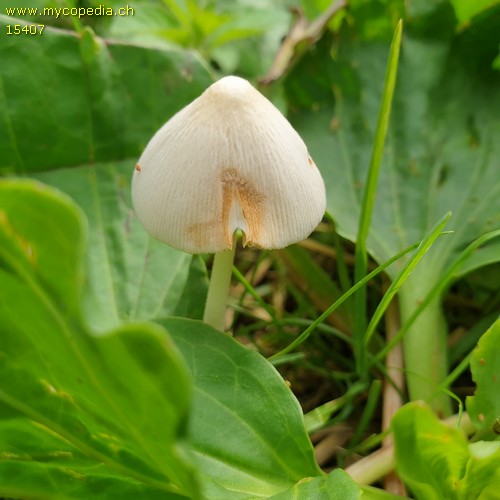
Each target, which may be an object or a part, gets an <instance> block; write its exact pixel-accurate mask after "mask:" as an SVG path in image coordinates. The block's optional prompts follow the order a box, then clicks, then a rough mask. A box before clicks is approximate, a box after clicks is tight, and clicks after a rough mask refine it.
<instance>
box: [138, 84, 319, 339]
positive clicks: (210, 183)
mask: <svg viewBox="0 0 500 500" xmlns="http://www.w3.org/2000/svg"><path fill="white" fill-rule="evenodd" d="M132 201H133V205H134V208H135V211H136V214H137V216H138V218H139V220H140V221H141V223H142V224H143V226H144V227H145V228H146V230H147V231H148V232H149V233H150V234H151V235H152V236H153V237H155V238H157V239H159V240H161V241H163V242H165V243H167V244H168V245H170V246H172V247H174V248H176V249H178V250H182V251H184V252H188V253H216V255H215V261H214V267H213V269H212V280H211V285H210V288H209V296H208V298H207V306H206V309H205V321H206V322H208V323H209V324H212V326H215V327H216V328H219V329H220V328H221V319H220V318H218V319H216V320H214V319H211V314H209V313H207V311H209V309H210V308H211V306H210V300H211V294H212V288H213V287H212V284H213V282H214V281H217V277H216V274H219V273H220V272H222V271H221V270H220V269H219V268H220V267H221V266H222V264H221V265H218V264H219V262H218V261H221V262H224V268H225V275H224V276H219V278H220V280H222V281H223V282H224V284H223V285H221V287H222V288H221V290H219V291H218V292H213V293H216V294H217V295H221V294H222V295H224V298H223V302H224V304H225V301H226V299H227V289H228V287H229V280H230V276H231V269H232V261H233V255H234V248H235V246H236V245H235V237H234V236H235V234H236V233H238V232H241V235H242V242H243V245H249V246H255V247H259V248H266V249H277V248H284V247H286V246H288V245H290V244H292V243H296V242H297V241H300V240H303V239H305V238H307V236H309V234H310V233H311V232H312V231H313V230H314V229H315V227H316V226H317V225H318V223H319V222H320V221H321V218H322V217H323V214H324V212H325V208H326V196H325V185H324V182H323V179H322V177H321V174H320V173H319V170H318V169H317V167H316V165H315V164H314V162H313V160H312V159H311V157H310V156H309V154H308V151H307V147H306V145H305V144H304V142H303V141H302V139H301V138H300V136H299V135H298V133H297V132H296V131H295V130H294V129H293V127H292V126H291V125H290V123H289V122H288V121H287V119H286V118H285V117H284V116H283V115H282V114H281V113H280V112H279V111H278V109H277V108H276V107H275V106H274V105H273V104H272V103H271V102H270V101H269V100H268V99H266V98H265V97H264V96H263V95H262V94H261V93H260V92H258V91H257V90H256V89H254V88H253V87H252V86H251V85H250V83H248V82H247V81H246V80H244V79H242V78H239V77H236V76H227V77H224V78H222V79H220V80H219V81H217V82H216V83H214V84H213V85H211V86H210V87H209V88H208V89H207V90H205V92H203V94H202V95H201V96H200V97H198V98H197V99H195V100H194V101H193V102H192V103H191V104H189V105H187V106H186V107H185V108H183V109H182V110H181V111H179V112H178V113H177V114H176V115H174V116H173V117H172V118H171V119H170V120H169V121H167V122H166V123H165V124H164V125H163V126H162V127H161V128H160V129H159V130H158V132H156V134H155V135H154V136H153V138H152V139H151V141H150V142H149V144H148V145H147V146H146V149H145V150H144V152H143V153H142V156H141V157H140V159H139V161H138V163H137V165H136V167H135V169H134V174H133V179H132ZM228 267H229V269H227V268H228ZM223 274H224V273H223ZM220 280H219V281H220ZM226 282H227V284H225V283H226ZM214 286H215V285H214ZM224 290H225V291H224ZM224 308H225V305H224V306H223V311H222V315H223V313H224ZM216 315H218V316H220V314H219V313H217V314H216ZM222 322H223V320H222Z"/></svg>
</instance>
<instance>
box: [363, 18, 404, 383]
mask: <svg viewBox="0 0 500 500" xmlns="http://www.w3.org/2000/svg"><path fill="white" fill-rule="evenodd" d="M402 30H403V22H402V20H400V21H399V23H398V25H397V26H396V30H395V32H394V36H393V39H392V43H391V48H390V51H389V60H388V63H387V71H386V75H385V82H384V90H383V95H382V105H381V108H380V113H379V116H378V122H377V129H376V132H375V142H374V144H373V150H372V156H371V160H370V168H369V170H368V178H367V180H366V185H365V190H364V193H363V202H362V206H361V214H360V220H359V226H358V234H357V238H356V251H355V271H354V280H355V282H359V281H360V280H361V279H363V278H364V277H365V276H366V273H367V269H368V253H367V248H366V241H367V238H368V232H369V229H370V224H371V219H372V213H373V207H374V204H375V195H376V192H377V182H378V176H379V172H380V165H381V162H382V153H383V150H384V143H385V137H386V135H387V128H388V125H389V116H390V111H391V105H392V98H393V96H394V88H395V86H396V75H397V71H398V61H399V51H400V46H401V35H402ZM354 300H355V305H354V307H355V312H356V314H355V318H356V325H355V328H354V355H355V358H356V368H357V372H358V375H359V376H360V377H362V378H364V377H365V375H366V373H367V368H366V366H367V363H366V351H365V345H364V342H363V339H364V337H365V326H366V289H362V290H360V292H359V293H357V294H356V296H355V299H354Z"/></svg>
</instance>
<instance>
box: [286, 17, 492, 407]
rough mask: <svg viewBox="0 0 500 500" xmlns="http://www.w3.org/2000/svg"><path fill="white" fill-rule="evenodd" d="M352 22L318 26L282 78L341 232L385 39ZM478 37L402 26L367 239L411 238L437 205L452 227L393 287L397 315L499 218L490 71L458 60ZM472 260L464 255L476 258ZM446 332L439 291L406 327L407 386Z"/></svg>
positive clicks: (355, 209) (372, 246)
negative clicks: (310, 49)
mask: <svg viewBox="0 0 500 500" xmlns="http://www.w3.org/2000/svg"><path fill="white" fill-rule="evenodd" d="M362 29H363V27H362V26H361V27H359V28H358V27H357V26H356V23H354V26H353V28H347V27H345V28H344V30H343V36H342V37H340V42H335V41H332V40H331V39H329V37H328V36H326V37H324V39H323V40H322V41H321V42H320V43H319V44H318V45H317V49H316V51H315V52H314V53H311V54H310V55H309V56H308V57H305V58H304V59H303V60H302V61H301V63H300V64H299V65H298V66H297V67H296V69H295V70H294V71H293V72H292V73H291V74H290V76H289V77H288V79H287V81H286V82H285V88H286V91H287V95H288V99H289V101H290V108H291V110H292V112H291V113H290V116H291V118H292V120H293V123H294V125H295V126H296V128H297V129H298V131H299V132H300V133H301V135H302V136H303V138H304V140H305V142H306V143H307V144H308V146H309V149H310V152H311V155H312V156H313V158H314V159H315V161H316V163H317V165H318V167H319V168H320V169H321V171H322V173H323V177H324V179H325V183H326V186H327V199H328V210H329V212H330V213H331V214H332V216H333V217H334V219H335V221H336V223H337V228H338V230H339V232H340V233H341V234H342V235H343V236H345V237H347V238H349V239H352V240H354V239H355V237H356V234H357V224H358V219H359V213H360V206H361V195H362V192H363V186H364V183H365V181H366V172H367V168H368V165H369V163H370V152H371V147H372V142H373V137H374V130H375V122H376V117H377V113H378V109H379V106H380V100H381V89H382V85H383V80H384V72H385V65H386V61H387V55H388V52H389V46H388V45H389V44H388V41H387V42H385V43H384V42H382V41H374V40H373V39H370V37H368V35H366V34H364V35H363V33H362V32H361V30H362ZM422 29H423V28H422ZM476 29H480V26H477V28H476ZM358 31H359V33H358ZM332 43H333V44H334V49H333V51H332V48H331V44H332ZM484 43H488V44H489V46H488V47H489V48H488V49H487V48H486V47H484ZM484 43H483V45H481V43H480V41H479V40H478V39H476V38H474V37H473V36H472V35H470V34H469V33H463V34H462V35H456V38H455V39H454V40H452V41H451V42H449V41H448V40H447V39H446V38H444V39H440V38H436V39H429V38H423V37H419V36H418V33H417V34H414V33H412V31H411V30H409V34H406V35H405V36H404V40H403V49H402V53H401V60H400V64H399V72H398V80H397V86H396V93H395V96H394V101H393V109H392V116H391V123H390V127H389V131H388V137H387V141H386V147H385V152H384V157H383V163H382V167H381V171H380V179H379V184H378V192H377V198H376V202H375V207H374V213H373V217H372V224H371V227H370V233H369V235H368V240H367V247H368V250H369V252H370V253H371V254H372V256H373V257H374V258H375V259H376V260H377V262H384V261H385V260H387V259H388V258H389V257H390V256H392V255H394V254H396V253H397V252H398V251H399V250H400V249H402V248H405V247H406V246H408V245H409V244H410V243H412V242H415V241H418V240H420V239H422V237H423V236H424V234H426V232H428V230H429V228H430V227H432V225H433V224H435V222H436V221H437V220H439V219H440V218H441V217H442V216H443V215H444V214H445V213H446V212H448V211H451V212H452V219H451V221H450V224H449V225H448V226H447V228H446V229H447V230H453V231H454V234H452V235H448V236H446V237H443V238H441V239H440V240H439V241H438V242H437V243H436V244H434V245H433V247H432V248H431V250H430V251H429V253H428V254H427V255H426V256H425V258H424V259H422V261H421V263H420V264H419V266H418V267H417V268H416V269H415V271H414V272H413V274H412V275H411V276H410V279H409V281H407V282H406V283H405V284H404V285H403V286H402V288H401V289H400V291H399V296H400V304H401V312H402V321H403V323H404V321H405V320H406V319H407V318H409V317H410V316H411V314H412V313H413V311H414V310H415V308H416V307H417V305H418V303H419V301H422V300H423V299H424V298H425V296H426V294H427V293H428V291H429V290H430V289H431V288H432V287H433V286H434V285H435V284H436V283H437V282H438V281H439V279H440V276H441V275H442V273H443V272H444V271H445V270H446V269H447V268H448V267H449V266H450V265H451V264H452V263H453V262H454V259H455V258H456V256H457V255H458V254H459V252H460V251H461V250H462V249H463V248H464V247H465V246H467V244H469V243H470V242H471V241H473V240H475V239H476V238H477V237H478V236H480V235H482V234H484V233H486V232H488V231H491V230H494V229H496V228H499V227H500V216H499V214H500V183H499V182H498V166H499V163H498V158H499V157H500V142H499V141H498V140H496V137H498V135H499V134H500V118H499V117H500V114H499V113H498V110H499V109H500V90H499V89H500V75H498V74H496V73H495V72H494V71H493V70H492V69H491V60H488V59H485V58H483V57H481V58H478V59H477V61H476V63H477V66H476V67H475V69H474V71H472V70H471V68H469V67H467V61H468V60H469V58H470V53H473V52H474V50H476V48H477V49H480V51H481V54H484V53H485V52H487V50H490V49H492V50H494V53H496V51H497V48H498V41H497V40H495V39H494V38H493V37H491V38H488V39H487V40H486V41H485V42H484ZM490 52H491V50H490ZM332 53H333V54H334V55H335V57H334V59H331V54H332ZM493 57H494V56H493ZM325 60H330V63H329V64H328V67H325V64H324V61H325ZM315 68H316V69H315ZM318 68H321V71H319V70H318ZM306 75H307V76H306ZM498 259H500V254H498V256H497V260H498ZM473 260H474V259H472V260H471V261H470V262H469V265H471V266H472V267H474V266H476V267H477V265H479V264H480V262H479V263H478V262H473ZM403 264H404V260H403V262H402V263H401V265H403ZM397 272H398V269H397V267H396V266H395V268H394V269H393V270H391V271H389V273H390V275H391V277H393V278H394V276H396V274H397ZM445 335H446V325H445V324H444V318H443V315H442V311H441V308H440V300H439V298H438V299H437V300H436V301H435V303H434V304H432V307H431V305H430V306H429V307H428V308H427V309H426V310H425V311H424V312H423V313H422V314H421V316H420V318H419V319H418V320H417V321H416V322H415V323H414V325H413V326H412V327H411V328H410V330H409V331H408V333H407V336H406V339H405V340H406V342H407V346H408V348H407V349H406V367H407V369H408V376H409V385H410V395H411V397H412V398H415V399H419V398H430V397H432V396H433V395H434V394H435V392H436V388H437V387H438V385H439V383H440V382H441V381H442V380H443V378H444V376H445V374H446V370H447V363H446V359H444V357H443V355H444V352H445V350H444V349H443V346H444V344H445ZM415 345H420V346H421V349H420V350H418V351H417V350H415V349H414V347H415ZM431 352H432V353H434V354H436V355H437V356H438V358H439V359H437V358H435V359H433V357H432V356H431V355H430V354H429V353H431ZM436 410H437V411H442V412H443V413H446V412H447V411H448V410H449V406H448V404H447V402H446V401H443V400H442V398H441V399H439V400H438V401H437V402H436Z"/></svg>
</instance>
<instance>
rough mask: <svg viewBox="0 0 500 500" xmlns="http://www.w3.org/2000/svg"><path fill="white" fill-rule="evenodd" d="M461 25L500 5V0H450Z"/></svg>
mask: <svg viewBox="0 0 500 500" xmlns="http://www.w3.org/2000/svg"><path fill="white" fill-rule="evenodd" d="M450 1H451V4H452V5H453V8H454V10H455V15H456V16H457V19H458V20H459V22H460V24H462V23H466V22H468V21H470V20H471V18H473V17H474V16H477V15H478V14H480V13H481V12H483V11H485V10H486V9H491V8H493V7H495V6H497V5H499V4H500V2H499V1H498V0H474V2H471V1H470V0H450Z"/></svg>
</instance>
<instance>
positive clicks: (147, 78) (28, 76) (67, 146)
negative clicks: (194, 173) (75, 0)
mask: <svg viewBox="0 0 500 500" xmlns="http://www.w3.org/2000/svg"><path fill="white" fill-rule="evenodd" d="M13 22H14V21H13V19H12V18H10V17H8V16H4V15H0V29H1V30H2V33H4V31H5V26H6V25H7V24H12V23H13ZM16 22H22V21H19V20H17V21H16ZM0 60H1V61H2V64H1V65H0V138H1V139H0V173H10V172H18V173H19V172H35V171H40V170H47V169H53V168H60V167H69V166H76V165H87V164H93V163H94V162H105V161H117V160H122V159H128V158H136V157H137V156H138V155H139V154H140V152H141V150H142V149H143V147H144V146H145V145H146V143H147V141H148V140H149V139H150V137H151V136H152V135H153V133H154V132H155V131H156V130H157V129H158V128H159V127H160V126H161V125H162V124H163V123H164V122H165V121H166V120H167V119H168V118H169V117H170V116H171V115H172V114H174V113H175V112H176V111H178V110H179V109H180V108H182V107H183V106H184V105H186V104H187V103H188V102H190V101H191V100H192V99H194V98H195V97H197V96H198V95H199V94H200V93H201V92H202V91H203V90H204V89H205V87H207V86H208V85H209V84H210V83H211V78H210V77H209V75H208V72H207V70H206V68H205V66H204V65H203V64H202V63H201V61H200V60H199V59H198V58H197V57H196V56H195V55H194V54H193V53H191V52H187V51H180V50H159V49H157V50H156V49H152V48H147V47H140V46H135V45H130V44H126V43H111V42H109V41H105V40H103V39H101V38H98V37H95V36H94V35H93V34H92V32H91V31H90V30H89V29H86V30H85V31H84V32H83V33H82V34H81V35H80V36H77V35H76V34H75V33H71V32H68V31H63V30H59V29H55V28H50V27H46V28H45V30H44V31H43V33H42V34H41V35H39V36H2V42H1V43H0ZM132 164H135V160H133V162H132Z"/></svg>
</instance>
